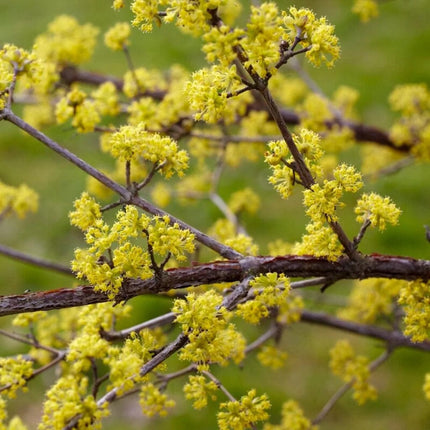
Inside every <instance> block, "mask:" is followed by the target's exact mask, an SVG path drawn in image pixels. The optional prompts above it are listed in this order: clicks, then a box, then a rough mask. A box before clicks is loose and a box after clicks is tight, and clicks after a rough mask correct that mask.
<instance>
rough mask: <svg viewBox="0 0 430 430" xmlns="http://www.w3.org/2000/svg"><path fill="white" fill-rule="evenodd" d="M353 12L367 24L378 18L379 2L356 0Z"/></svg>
mask: <svg viewBox="0 0 430 430" xmlns="http://www.w3.org/2000/svg"><path fill="white" fill-rule="evenodd" d="M352 11H353V12H354V13H356V14H357V15H358V16H359V18H360V20H361V21H363V22H367V21H369V20H370V19H372V18H375V17H376V16H378V13H379V7H378V2H377V1H375V0H354V5H353V6H352Z"/></svg>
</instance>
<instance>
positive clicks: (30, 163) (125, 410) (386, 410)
mask: <svg viewBox="0 0 430 430" xmlns="http://www.w3.org/2000/svg"><path fill="white" fill-rule="evenodd" d="M1 3H3V4H0V7H1V9H0V10H1V14H0V24H1V25H0V45H1V44H2V43H4V42H11V43H14V44H16V45H19V46H22V47H24V48H31V45H32V41H33V39H34V38H35V36H36V35H37V34H39V33H41V32H42V31H44V29H45V28H46V26H47V24H48V23H49V22H50V21H52V19H53V18H54V17H55V16H57V15H59V14H62V13H66V14H70V15H73V16H75V17H76V18H77V19H78V20H79V21H80V22H91V23H93V24H95V25H97V26H98V27H99V28H100V29H101V34H102V33H103V32H104V31H106V30H107V29H108V28H109V27H110V26H111V25H112V24H113V23H115V22H117V21H126V20H129V17H130V14H129V12H128V11H122V12H120V13H116V12H114V11H113V10H112V9H111V8H110V3H111V2H109V1H100V0H93V1H88V0H68V1H63V0H58V1H56V2H53V1H49V0H38V1H35V0H15V1H9V2H6V1H3V2H1ZM243 3H244V11H245V10H246V8H247V4H245V3H247V2H243ZM278 4H279V5H280V7H281V8H284V9H285V8H288V7H289V6H290V3H289V2H286V1H284V0H282V1H278ZM351 4H352V1H349V0H329V1H317V0H309V1H303V0H301V1H296V2H295V5H296V6H297V7H300V6H305V7H309V8H312V9H314V10H315V12H316V13H317V14H319V15H326V16H327V18H328V20H329V21H330V22H331V23H333V24H335V25H336V34H337V35H338V36H339V38H340V40H341V46H342V57H341V59H340V61H339V62H338V63H337V65H336V66H335V68H334V69H332V70H324V69H318V70H317V69H312V68H308V70H309V73H310V74H311V76H312V77H313V78H314V79H315V80H316V82H317V83H318V84H319V85H320V86H321V87H322V89H323V90H324V91H326V92H327V93H328V94H332V92H333V91H334V90H335V89H336V88H337V87H338V86H339V85H343V84H345V85H350V86H352V87H355V88H357V89H358V90H359V91H360V94H361V96H360V100H359V109H360V114H361V116H362V119H363V122H365V123H367V124H371V125H375V126H378V127H381V128H385V129H386V128H387V127H388V126H389V124H390V121H391V119H392V114H391V113H390V111H389V109H388V106H387V97H388V94H389V93H390V91H391V90H392V89H393V88H394V86H395V85H396V84H400V83H409V82H426V83H427V84H428V83H429V77H430V62H429V61H428V60H429V58H428V46H429V45H430V26H429V25H428V1H427V0H415V1H405V0H391V1H382V2H381V4H380V9H381V14H380V17H379V18H377V19H374V20H372V21H370V22H369V23H368V24H361V23H360V22H359V21H358V19H357V17H356V16H354V15H352V13H351V12H350V7H351ZM131 54H132V56H133V58H134V62H135V63H136V65H137V66H140V65H142V66H145V67H146V68H161V69H163V68H167V67H169V66H170V65H171V64H172V63H180V64H182V65H184V66H185V67H187V68H189V69H190V70H194V69H197V68H199V67H200V66H202V65H203V54H202V53H201V52H200V46H199V43H198V41H196V40H194V39H192V38H191V37H189V36H185V35H183V34H181V33H179V32H178V31H177V30H176V29H175V28H173V27H172V26H163V27H162V28H161V29H158V28H156V29H155V31H154V33H153V34H149V35H148V34H142V33H140V32H139V31H137V30H134V32H133V36H132V45H131ZM85 67H86V68H87V69H90V70H94V71H108V73H109V74H117V75H121V74H122V73H123V72H125V70H126V62H125V59H124V58H123V57H122V55H121V54H120V53H112V52H111V51H109V50H108V49H107V48H106V47H105V46H103V43H102V36H101V35H100V36H99V44H98V49H96V53H95V56H94V57H93V59H92V60H91V62H90V63H89V64H88V65H85ZM17 109H18V110H19V108H17ZM46 133H47V134H48V135H49V136H51V137H53V138H55V139H57V140H58V141H59V142H60V143H61V144H63V145H65V146H67V147H68V148H70V149H72V150H73V151H74V152H76V153H77V154H78V155H80V156H82V157H83V158H84V159H85V160H87V161H89V162H92V163H94V165H96V166H97V167H99V168H100V167H101V168H102V167H103V166H108V165H109V160H108V159H107V158H105V157H103V156H101V155H100V153H99V152H98V149H97V148H98V147H97V136H96V135H89V136H88V135H84V136H82V135H77V134H76V133H75V132H74V131H73V130H70V129H69V128H67V126H66V127H64V126H57V127H51V128H50V129H48V130H46ZM347 157H348V159H349V161H351V162H354V161H356V162H357V163H359V162H358V161H357V160H358V151H357V150H352V151H350V152H349V153H348V154H347ZM248 171H249V166H245V167H244V168H242V169H237V170H230V171H228V172H227V174H226V175H225V176H224V177H223V180H222V183H221V194H222V195H225V196H228V195H229V194H230V193H231V192H233V191H236V190H238V189H240V188H242V187H244V186H247V185H251V186H253V187H255V188H256V189H257V190H259V191H260V195H261V197H262V199H263V204H262V207H263V208H264V209H262V210H260V212H259V214H258V216H257V217H255V218H252V219H251V218H250V219H248V220H246V221H247V222H246V227H247V229H248V231H249V233H250V234H251V235H254V236H255V237H256V238H257V241H258V242H259V244H260V250H261V252H262V253H264V252H266V251H267V249H266V248H265V244H266V243H267V242H269V241H270V240H274V239H275V238H277V237H281V238H283V239H285V240H288V241H292V242H293V241H295V240H297V239H299V238H300V236H301V234H302V233H303V227H304V223H305V220H304V217H303V212H302V210H301V203H300V196H296V197H293V198H292V199H291V200H289V201H288V202H284V201H281V200H280V199H279V198H278V197H277V195H276V194H275V192H274V191H272V190H271V188H270V186H269V185H268V183H267V179H266V175H267V171H266V172H264V170H256V172H255V174H253V175H252V178H250V177H249V175H248V174H247V172H248ZM0 180H2V181H4V182H6V183H8V184H11V185H18V184H20V183H22V182H26V183H28V184H29V185H30V186H31V187H33V188H34V189H35V190H36V191H38V192H39V193H40V196H41V201H40V211H39V213H38V214H36V215H34V216H31V217H29V218H28V219H26V220H25V221H15V220H12V219H8V220H6V221H4V222H3V223H2V224H1V225H0V243H2V244H5V245H8V246H11V247H15V248H16V249H19V250H21V251H24V252H27V253H30V254H33V255H38V256H41V257H44V258H48V259H52V260H55V261H58V262H63V263H65V264H68V262H69V261H70V260H71V258H72V255H73V249H74V247H75V246H78V245H79V244H81V240H82V239H81V236H80V234H79V233H78V232H77V231H75V230H74V229H72V228H71V227H70V226H69V222H68V218H67V214H68V211H69V210H70V209H71V207H72V201H73V199H74V198H76V197H77V196H78V195H79V194H80V193H81V191H82V190H83V188H84V187H85V180H86V178H85V175H84V174H83V173H82V172H80V171H78V169H76V167H74V166H72V165H70V164H68V163H67V162H66V161H64V160H62V159H59V157H58V156H57V155H56V154H54V153H51V152H49V151H48V150H47V149H45V148H44V147H43V146H42V145H40V144H39V143H38V142H36V141H34V140H32V139H31V138H29V137H27V136H24V135H23V134H21V133H20V132H18V131H17V130H16V129H15V128H14V127H12V125H10V124H8V123H1V124H0ZM429 180H430V174H429V169H428V166H426V165H418V166H413V167H409V168H406V169H404V170H402V171H401V172H399V173H396V174H395V175H391V176H387V177H385V178H383V179H381V180H379V181H378V182H377V183H370V184H368V187H369V188H371V189H373V190H376V191H377V192H379V193H381V194H383V195H385V194H386V195H390V196H391V197H392V199H393V200H394V201H395V202H396V203H397V204H398V205H399V206H400V207H401V208H402V210H403V214H402V216H401V223H400V225H399V226H398V227H395V228H390V229H388V231H386V232H385V233H384V234H379V233H373V232H369V234H368V235H366V238H365V240H364V242H363V244H362V250H363V251H365V252H381V253H393V254H398V255H409V256H413V257H418V258H427V259H428V258H429V257H430V246H429V243H428V242H426V240H425V234H424V228H423V224H430V211H429V200H430V199H429V191H428V184H429ZM250 181H252V182H250ZM167 210H168V211H169V212H171V213H173V214H175V215H177V216H179V217H180V218H183V219H184V220H185V221H187V222H189V223H191V224H194V225H196V226H197V227H198V228H201V229H205V228H207V227H208V226H209V225H210V224H212V223H213V222H214V221H215V219H216V218H217V217H219V216H220V214H219V213H218V211H217V210H216V209H214V208H213V207H211V206H210V204H209V203H207V205H206V204H205V203H198V206H191V207H188V208H183V207H180V206H177V205H175V204H172V205H171V206H169V207H168V208H167ZM343 212H344V220H343V222H344V224H345V225H346V229H347V232H348V233H349V234H350V235H353V234H355V233H356V231H357V229H358V226H357V225H356V224H355V223H354V222H353V221H352V219H353V217H352V216H351V215H352V214H350V213H349V211H348V209H346V210H344V211H343ZM70 284H71V281H70V279H69V278H66V277H63V276H61V275H56V274H54V273H48V272H44V271H42V270H39V269H34V268H31V267H29V266H25V265H23V264H21V263H15V262H13V261H11V260H8V259H5V258H4V257H0V294H12V293H17V294H19V293H22V292H23V291H24V290H26V289H31V290H32V291H34V290H39V289H51V288H60V287H67V286H70ZM349 285H350V284H349V283H348V282H341V283H339V284H336V285H335V286H334V287H331V288H330V289H329V291H328V292H327V295H331V296H332V297H333V296H334V297H337V296H343V295H345V294H346V293H347V292H348V289H349ZM315 297H318V299H317V301H316V302H315V308H316V309H320V308H321V307H324V308H325V309H329V308H330V305H328V304H327V302H328V301H329V300H327V299H326V298H325V295H324V296H321V297H320V296H318V293H317V290H316V291H315ZM133 303H134V304H135V306H136V308H137V309H139V315H135V318H136V322H137V321H138V319H137V318H139V319H142V318H150V317H151V316H155V315H156V314H158V313H159V312H160V311H161V310H162V309H167V303H166V302H165V301H164V299H161V300H158V299H151V298H147V297H141V298H138V299H134V301H133ZM9 321H10V319H9V318H6V319H4V320H3V321H2V322H1V325H7V324H8V323H9ZM256 336H258V329H254V330H253V333H252V331H251V332H250V338H251V339H252V338H255V337H256ZM338 336H339V333H337V332H334V331H333V330H332V329H326V328H320V327H316V326H307V325H304V324H300V325H296V326H294V328H292V329H291V330H287V331H286V333H285V335H284V344H285V347H286V349H287V350H288V352H289V359H288V364H287V367H286V369H284V370H282V371H278V372H276V373H274V372H272V371H270V370H267V369H264V368H262V367H261V366H260V365H259V364H258V363H257V361H256V359H255V356H254V357H251V358H248V359H247V360H246V362H245V363H244V367H243V368H240V369H238V368H234V367H230V368H228V369H219V371H218V373H217V375H218V376H219V377H220V378H221V380H222V381H223V382H224V383H225V385H227V386H228V387H229V389H230V390H231V392H232V393H233V394H234V395H237V396H239V397H240V395H241V394H245V393H246V391H247V390H248V389H249V388H251V387H256V388H257V390H258V392H259V393H261V392H264V391H267V392H268V394H269V396H270V397H271V400H272V403H273V406H272V422H276V421H277V420H278V418H279V414H280V407H281V404H282V403H283V401H285V400H286V399H288V398H290V397H293V398H295V399H297V400H299V401H300V402H301V403H302V405H303V406H304V408H305V411H306V413H307V415H308V416H310V417H313V416H315V415H316V414H317V412H318V411H319V409H320V408H321V407H322V405H323V404H324V403H325V401H326V400H327V399H328V398H329V397H330V396H331V395H332V394H333V393H334V392H335V391H336V389H337V388H338V387H339V386H340V381H338V380H337V379H336V378H335V377H333V376H331V375H330V373H329V371H328V367H327V366H328V350H329V348H330V347H331V346H332V345H333V343H334V341H335V339H336V338H337V337H338ZM351 339H352V340H353V341H354V344H355V345H356V346H357V348H358V349H360V352H364V353H366V354H368V355H370V356H371V357H376V356H377V355H378V354H379V353H380V352H381V345H379V344H378V343H377V342H375V341H371V340H370V341H369V340H363V339H357V338H355V337H354V338H353V337H351ZM17 348H18V346H17V345H16V344H15V343H13V342H10V341H6V340H5V339H4V338H2V339H1V343H0V352H2V353H4V352H6V351H11V350H16V351H17ZM429 370H430V367H429V360H428V356H426V354H425V353H417V352H411V351H406V350H404V351H402V350H400V351H398V352H396V353H395V354H394V356H393V357H392V358H391V359H390V360H389V362H388V363H387V364H386V365H384V366H383V367H382V368H381V369H379V370H378V371H377V372H376V374H375V375H374V376H373V382H374V383H375V385H376V386H377V387H378V389H379V391H380V397H379V399H378V400H377V401H376V402H374V403H370V404H369V405H366V406H364V407H358V406H356V405H355V404H354V403H353V401H352V400H351V399H350V396H348V395H347V396H345V398H343V399H342V400H341V401H340V402H339V403H338V405H337V406H336V407H335V409H334V410H333V411H332V412H331V413H330V414H329V416H328V417H327V419H326V420H325V421H324V422H323V424H322V425H321V429H331V430H338V429H344V428H345V427H348V428H349V430H355V429H360V430H361V429H363V428H366V429H390V430H401V429H405V428H410V429H416V430H421V429H422V430H424V429H428V428H429V427H430V407H429V403H428V402H426V401H425V399H424V396H423V394H422V391H421V386H422V383H423V374H424V372H425V371H429ZM44 382H45V383H49V377H46V378H45V381H44ZM181 382H182V381H175V382H174V383H172V385H171V386H169V392H170V393H174V392H176V393H178V395H176V396H175V398H176V400H177V402H178V405H177V408H176V409H175V411H174V412H173V418H169V419H167V420H164V421H163V420H160V421H156V422H148V421H147V420H146V419H144V418H143V417H142V416H141V414H140V412H139V410H138V409H139V408H138V405H137V402H134V401H133V400H131V399H127V400H122V401H120V402H118V404H117V405H114V410H113V414H112V418H109V419H107V420H106V428H107V429H115V428H128V429H140V428H157V429H168V428H187V427H191V426H192V427H194V428H201V427H203V428H213V427H215V418H214V413H213V411H212V413H211V412H210V411H203V412H197V411H194V410H192V409H191V404H190V402H187V401H185V400H182V397H181V395H180V390H181V387H180V384H181ZM37 384H38V382H36V381H32V382H31V383H30V393H28V394H26V395H24V396H23V397H20V398H19V401H17V402H16V403H14V404H13V405H12V406H13V408H14V409H16V411H23V410H24V409H23V406H22V405H23V404H26V405H28V406H27V407H26V408H25V411H24V420H25V421H26V422H27V423H28V424H29V427H30V428H32V425H33V427H34V426H35V425H34V423H35V420H37V419H38V416H39V414H40V405H39V402H38V398H39V397H40V391H38V390H36V393H34V392H33V391H32V388H35V387H36V386H37ZM12 415H13V411H11V416H12ZM32 423H33V424H32Z"/></svg>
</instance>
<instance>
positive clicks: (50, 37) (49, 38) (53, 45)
mask: <svg viewBox="0 0 430 430" xmlns="http://www.w3.org/2000/svg"><path fill="white" fill-rule="evenodd" d="M98 32H99V30H98V29H97V28H95V27H94V26H93V25H91V24H84V25H80V24H79V23H78V21H77V20H76V19H75V18H73V17H71V16H68V15H60V16H58V17H57V18H55V20H54V21H52V22H51V23H50V24H49V25H48V31H47V32H46V33H43V34H41V35H40V36H38V37H37V38H36V41H35V52H36V54H37V55H38V56H40V57H42V58H43V59H46V60H50V61H53V62H56V63H59V64H61V65H65V64H70V63H71V64H81V63H84V62H85V61H88V60H89V58H90V57H91V55H92V53H93V50H94V46H95V44H96V36H97V34H98Z"/></svg>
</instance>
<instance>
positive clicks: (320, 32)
mask: <svg viewBox="0 0 430 430" xmlns="http://www.w3.org/2000/svg"><path fill="white" fill-rule="evenodd" d="M283 24H284V26H285V27H286V29H287V33H288V36H289V38H288V40H290V41H293V40H294V39H295V38H298V39H300V41H301V42H300V43H301V45H302V46H303V47H304V48H310V49H309V50H308V51H307V52H306V58H307V59H308V60H309V61H310V62H311V63H312V64H313V65H314V66H316V67H319V66H320V65H321V62H324V63H325V64H326V65H327V66H328V67H331V66H333V64H334V62H335V60H337V59H338V58H339V56H340V47H339V39H338V38H337V37H336V36H335V35H334V26H333V25H331V24H329V23H328V22H327V20H326V18H325V17H321V18H319V19H317V18H316V17H315V15H314V13H313V12H312V11H311V10H309V9H306V8H301V9H297V8H295V7H293V6H292V7H290V9H289V13H288V14H287V13H286V12H283Z"/></svg>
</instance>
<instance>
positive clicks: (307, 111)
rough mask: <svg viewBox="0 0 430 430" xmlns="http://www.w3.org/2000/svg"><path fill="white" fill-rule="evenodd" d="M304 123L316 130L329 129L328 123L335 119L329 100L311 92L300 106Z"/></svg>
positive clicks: (304, 125)
mask: <svg viewBox="0 0 430 430" xmlns="http://www.w3.org/2000/svg"><path fill="white" fill-rule="evenodd" d="M299 109H300V111H301V119H302V122H301V123H302V125H303V127H305V128H309V129H312V130H314V131H322V130H325V129H327V126H326V123H327V122H328V121H330V120H332V119H333V117H334V115H333V113H332V111H331V110H330V106H329V101H328V100H327V99H326V98H324V97H322V96H321V95H319V94H316V93H310V94H308V95H307V96H306V98H305V99H304V100H303V103H302V105H301V106H300V108H299Z"/></svg>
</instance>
